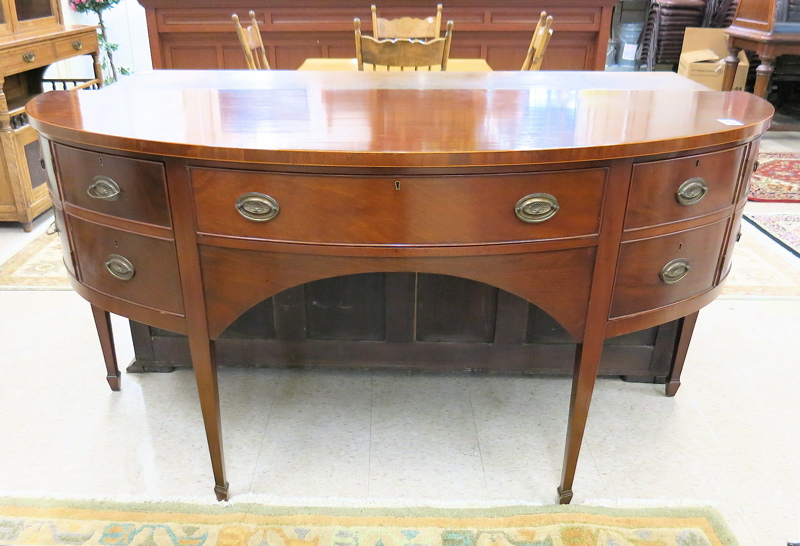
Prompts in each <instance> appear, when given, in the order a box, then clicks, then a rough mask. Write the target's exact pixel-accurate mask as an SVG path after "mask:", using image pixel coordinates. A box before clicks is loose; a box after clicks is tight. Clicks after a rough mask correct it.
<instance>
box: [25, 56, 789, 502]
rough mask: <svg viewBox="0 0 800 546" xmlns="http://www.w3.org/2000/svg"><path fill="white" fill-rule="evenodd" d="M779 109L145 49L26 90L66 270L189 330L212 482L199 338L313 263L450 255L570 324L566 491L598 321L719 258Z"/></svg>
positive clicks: (208, 396)
mask: <svg viewBox="0 0 800 546" xmlns="http://www.w3.org/2000/svg"><path fill="white" fill-rule="evenodd" d="M772 114H773V109H772V107H771V106H770V105H769V104H768V103H767V102H766V101H764V100H762V99H760V98H758V97H755V96H753V95H751V94H748V93H742V92H728V93H724V92H712V91H708V90H706V89H705V88H703V87H700V86H699V85H697V84H694V83H692V82H689V81H688V80H685V79H683V78H681V77H680V76H677V75H674V74H669V73H649V74H638V73H602V72H583V73H578V72H530V73H523V72H494V73H491V72H487V73H347V72H339V73H335V72H328V73H323V72H283V71H154V72H147V73H142V74H138V75H134V76H132V77H130V78H125V79H124V80H123V82H121V83H118V84H115V85H112V86H109V87H107V88H104V89H102V90H99V91H78V92H72V91H66V92H52V93H46V94H44V95H42V96H40V97H38V98H37V99H35V100H34V101H32V102H31V103H30V104H29V105H28V116H29V119H30V123H31V124H32V125H33V126H34V128H35V129H36V130H37V131H39V133H40V134H41V136H42V144H43V149H44V156H45V158H46V166H47V169H48V172H49V177H50V186H49V190H50V192H51V197H52V199H53V202H54V204H55V211H56V220H57V224H58V228H59V230H60V234H61V237H62V241H63V244H64V249H65V262H66V265H67V268H68V270H69V273H70V275H71V277H72V284H73V287H74V288H75V290H76V291H77V292H78V293H79V294H80V295H81V296H83V297H84V298H85V299H87V300H88V301H89V302H90V303H91V305H92V310H93V312H94V316H95V320H96V323H97V328H98V333H99V335H100V339H101V344H102V347H103V351H104V356H105V360H106V366H107V371H108V381H109V383H110V385H111V387H112V388H113V389H115V390H116V389H118V388H119V377H120V375H119V371H118V368H117V363H116V360H115V357H114V350H113V343H112V338H111V330H110V326H109V315H108V314H109V312H110V313H116V314H119V315H123V316H126V317H129V318H131V319H133V320H136V321H139V322H143V323H145V324H150V325H153V326H156V327H158V328H164V329H167V330H171V331H173V332H178V333H182V334H186V335H188V338H189V345H190V349H191V355H192V361H193V366H194V371H195V375H196V379H197V388H198V391H199V393H200V403H201V409H202V412H203V419H204V422H205V428H206V434H207V438H208V445H209V450H210V453H211V461H212V467H213V471H214V479H215V491H216V494H217V497H218V498H219V499H225V498H227V497H228V482H227V480H226V475H225V466H224V461H223V454H222V432H221V428H220V408H219V396H218V387H217V371H216V364H215V361H214V358H215V357H214V345H215V340H216V339H218V338H219V336H220V335H221V334H222V333H223V332H224V331H225V329H226V328H227V327H228V326H229V325H230V324H231V323H232V322H233V321H234V320H236V319H237V318H238V317H239V316H240V315H242V314H243V313H244V312H246V311H247V310H248V309H250V308H251V307H253V306H254V305H256V304H258V303H259V302H261V301H263V300H264V299H266V298H268V297H271V296H274V295H275V294H278V293H279V292H281V291H284V290H286V289H289V288H291V287H294V286H298V285H300V284H303V283H307V282H311V281H315V280H318V279H324V278H331V277H336V276H341V275H351V274H359V273H375V272H386V273H391V272H419V273H435V274H443V275H453V276H457V277H462V278H466V279H471V280H474V281H479V282H483V283H487V284H490V285H493V286H496V287H499V288H501V289H503V290H505V291H507V292H510V293H512V294H515V295H517V296H519V297H521V298H523V299H525V300H527V301H529V302H531V303H534V304H535V305H537V306H538V307H540V308H541V309H543V310H544V311H546V312H547V313H549V314H550V315H551V316H552V317H553V318H554V319H555V320H557V321H558V322H559V323H560V324H561V325H562V326H563V327H564V329H565V330H566V331H567V332H569V334H570V335H571V336H572V337H573V338H574V340H575V341H576V343H577V344H578V350H577V353H576V359H575V368H574V379H573V389H572V396H571V403H570V412H569V423H568V429H567V438H566V449H565V456H564V465H563V473H562V477H561V484H560V486H559V488H558V490H559V498H560V501H561V502H569V500H570V499H571V498H572V485H573V479H574V476H575V468H576V463H577V460H578V454H579V451H580V445H581V441H582V438H583V432H584V428H585V424H586V418H587V414H588V410H589V403H590V400H591V396H592V390H593V388H594V382H595V378H596V375H597V369H598V363H599V359H600V355H601V352H602V348H603V340H604V339H605V338H607V337H611V336H615V335H620V334H623V333H627V332H633V331H637V330H640V329H643V328H649V327H652V326H654V325H658V324H662V323H664V322H667V321H671V320H675V319H678V318H680V317H684V316H687V315H690V314H693V313H696V312H697V311H698V310H699V309H700V308H701V307H703V306H704V305H706V304H707V303H709V302H710V301H712V300H713V299H714V298H715V297H716V296H717V294H718V293H719V291H720V288H721V285H722V283H723V281H724V280H725V278H726V276H727V274H728V272H729V270H730V267H731V254H732V251H733V245H734V243H735V241H736V239H737V234H738V231H739V222H740V219H741V215H742V209H743V207H744V204H745V200H746V195H747V186H748V183H749V178H750V173H751V172H752V170H753V168H754V164H755V160H756V154H757V143H758V138H759V137H760V135H761V134H762V133H763V132H764V131H765V130H766V129H767V127H768V126H769V123H770V119H771V116H772Z"/></svg>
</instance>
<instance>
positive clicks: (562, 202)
mask: <svg viewBox="0 0 800 546" xmlns="http://www.w3.org/2000/svg"><path fill="white" fill-rule="evenodd" d="M606 174H607V171H606V169H602V168H601V169H584V170H575V171H562V172H545V173H531V174H513V175H494V176H441V177H427V176H405V177H404V176H399V177H394V178H388V177H377V176H376V177H363V176H362V177H358V176H312V175H299V174H280V173H258V172H247V171H231V170H220V169H206V168H195V169H192V170H191V177H192V183H193V187H194V198H195V205H196V207H195V208H196V210H197V224H198V229H199V231H200V232H203V233H209V234H217V235H228V236H234V237H250V238H258V239H265V240H273V241H304V242H315V243H343V244H404V245H405V244H407V245H414V244H463V243H488V242H505V241H532V240H542V239H559V238H568V237H580V236H591V235H594V234H596V233H597V231H598V224H599V216H600V209H601V204H602V199H603V190H604V187H605V181H606ZM253 194H262V195H263V196H269V198H272V199H274V201H275V203H277V206H278V207H279V212H278V213H277V215H275V216H274V217H273V218H272V219H270V220H268V221H257V220H254V219H249V218H246V217H245V213H246V212H247V209H248V207H247V204H243V202H242V201H241V200H242V199H248V198H250V197H248V196H252V195H253ZM536 195H548V196H550V197H552V198H553V199H554V200H555V201H557V205H556V206H555V208H553V203H550V202H549V201H547V199H549V198H541V199H544V200H545V201H546V202H540V201H537V199H540V197H534V198H532V201H527V202H526V203H528V204H529V205H530V206H529V209H528V210H529V211H530V212H531V213H534V214H535V213H538V212H543V214H541V216H538V217H536V218H534V219H536V220H541V219H542V218H544V217H546V216H547V215H548V213H549V212H553V213H554V214H553V215H552V217H550V218H546V219H543V220H542V221H540V222H527V221H523V220H521V219H520V218H519V217H518V215H517V213H516V212H515V207H516V206H517V205H518V204H519V203H520V202H521V201H522V200H523V199H524V198H526V197H530V196H536ZM262 199H263V198H262ZM237 201H238V202H239V203H240V205H239V207H237ZM274 206H275V205H274V204H272V205H269V204H266V205H265V204H263V203H259V202H258V201H256V202H254V203H252V207H251V210H253V211H255V212H258V210H259V209H264V208H267V209H269V208H270V207H271V208H272V209H274ZM241 207H244V208H245V211H240V210H239V209H240V208H241ZM521 214H523V215H524V213H521Z"/></svg>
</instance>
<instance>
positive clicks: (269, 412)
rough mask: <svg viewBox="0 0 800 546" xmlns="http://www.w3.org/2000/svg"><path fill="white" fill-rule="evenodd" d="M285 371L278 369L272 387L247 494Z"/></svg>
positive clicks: (262, 449) (251, 485)
mask: <svg viewBox="0 0 800 546" xmlns="http://www.w3.org/2000/svg"><path fill="white" fill-rule="evenodd" d="M284 372H285V370H282V369H279V370H278V373H277V374H276V375H277V378H276V381H275V384H274V385H273V387H272V396H271V397H270V402H269V409H268V410H267V421H266V423H264V431H263V433H262V435H261V443H260V444H259V446H258V454H257V455H256V461H255V464H253V473H252V474H251V475H250V483H249V484H248V486H247V490H248V492H250V493H252V492H253V484H254V483H255V481H256V472H258V461H259V460H261V454H262V453H263V452H264V443H266V441H267V429H268V428H269V421H270V418H271V417H272V408H274V407H275V399H276V398H277V397H278V385H279V383H280V382H281V380H282V379H283V375H284Z"/></svg>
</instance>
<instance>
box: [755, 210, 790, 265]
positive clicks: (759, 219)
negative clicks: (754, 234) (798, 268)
mask: <svg viewBox="0 0 800 546" xmlns="http://www.w3.org/2000/svg"><path fill="white" fill-rule="evenodd" d="M783 216H788V217H791V218H796V219H797V220H800V215H798V214H789V213H776V214H765V213H758V214H745V215H744V219H745V220H747V221H748V222H750V224H752V225H753V226H754V227H755V228H756V229H758V230H759V231H760V232H762V233H764V234H765V235H767V236H768V237H769V238H770V239H772V240H773V241H775V242H776V243H778V244H779V245H781V246H782V247H783V248H785V249H786V250H788V251H789V252H791V253H792V254H794V255H795V256H797V257H798V258H800V242H798V246H794V245H793V244H792V242H791V241H786V240H785V239H783V238H781V234H779V233H776V232H775V231H774V230H773V229H770V228H769V227H768V226H767V225H765V223H763V219H767V218H776V217H783ZM787 235H788V236H791V234H787Z"/></svg>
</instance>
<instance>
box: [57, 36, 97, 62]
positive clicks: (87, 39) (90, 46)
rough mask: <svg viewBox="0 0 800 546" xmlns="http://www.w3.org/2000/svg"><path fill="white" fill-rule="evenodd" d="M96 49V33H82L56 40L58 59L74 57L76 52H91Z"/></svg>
mask: <svg viewBox="0 0 800 546" xmlns="http://www.w3.org/2000/svg"><path fill="white" fill-rule="evenodd" d="M96 50H97V35H96V34H94V35H92V34H82V35H80V36H73V37H72V38H67V39H65V40H58V41H57V42H56V56H58V58H59V59H66V58H69V57H74V56H75V55H76V52H77V53H78V54H80V53H91V52H92V51H96Z"/></svg>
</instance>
